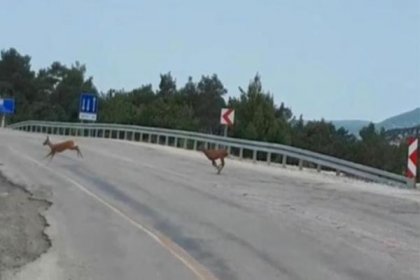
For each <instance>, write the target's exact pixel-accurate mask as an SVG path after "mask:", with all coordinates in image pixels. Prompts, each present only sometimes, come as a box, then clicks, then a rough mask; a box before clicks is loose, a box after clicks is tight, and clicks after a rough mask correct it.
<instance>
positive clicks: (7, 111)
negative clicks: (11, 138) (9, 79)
mask: <svg viewBox="0 0 420 280" xmlns="http://www.w3.org/2000/svg"><path fill="white" fill-rule="evenodd" d="M14 113H15V100H14V99H13V98H4V99H3V98H0V114H1V127H4V126H5V123H6V115H11V114H14Z"/></svg>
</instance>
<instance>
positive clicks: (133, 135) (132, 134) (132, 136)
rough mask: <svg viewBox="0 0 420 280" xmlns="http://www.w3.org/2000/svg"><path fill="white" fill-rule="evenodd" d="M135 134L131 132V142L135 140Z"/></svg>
mask: <svg viewBox="0 0 420 280" xmlns="http://www.w3.org/2000/svg"><path fill="white" fill-rule="evenodd" d="M135 136H136V132H135V131H134V130H132V131H131V141H134V140H136V137H135Z"/></svg>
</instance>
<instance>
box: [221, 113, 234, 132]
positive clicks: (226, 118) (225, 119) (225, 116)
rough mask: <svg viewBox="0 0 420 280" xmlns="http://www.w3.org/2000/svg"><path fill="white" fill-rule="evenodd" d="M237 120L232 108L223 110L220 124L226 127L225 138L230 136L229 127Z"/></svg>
mask: <svg viewBox="0 0 420 280" xmlns="http://www.w3.org/2000/svg"><path fill="white" fill-rule="evenodd" d="M234 120H235V110H233V109H232V108H222V110H221V112H220V124H222V125H224V126H225V137H227V134H228V127H229V126H232V125H233V122H234Z"/></svg>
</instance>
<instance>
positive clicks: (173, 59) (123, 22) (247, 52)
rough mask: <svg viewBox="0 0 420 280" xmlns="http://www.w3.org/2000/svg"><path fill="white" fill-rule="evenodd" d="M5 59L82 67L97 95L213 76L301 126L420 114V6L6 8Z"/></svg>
mask: <svg viewBox="0 0 420 280" xmlns="http://www.w3.org/2000/svg"><path fill="white" fill-rule="evenodd" d="M0 5H1V9H0V49H2V50H4V49H8V48H11V47H14V48H16V49H17V50H18V51H19V52H20V53H21V54H28V55H30V56H31V57H32V67H33V69H34V70H37V69H39V68H45V67H48V66H49V65H50V64H51V63H52V62H54V61H60V62H62V63H65V64H67V65H71V64H73V63H75V61H79V62H81V63H82V64H85V65H86V66H87V72H88V75H89V76H93V77H94V83H95V85H96V86H97V88H98V89H99V90H101V91H104V92H105V91H107V90H108V89H110V88H113V89H126V90H131V89H133V88H136V87H139V86H141V85H143V84H149V83H152V84H153V86H154V88H156V87H157V85H158V83H159V80H160V74H163V73H167V72H169V71H170V72H171V74H172V76H173V77H174V78H175V79H176V81H177V85H178V87H181V86H183V85H184V84H185V83H186V82H187V79H188V77H189V76H192V77H193V79H194V80H195V81H198V80H199V79H200V78H201V76H202V75H212V74H213V73H216V74H217V75H218V77H219V78H220V80H221V81H222V82H223V84H224V85H225V87H226V88H227V89H228V96H238V95H239V90H238V86H241V87H243V88H246V87H247V85H248V83H249V81H250V80H251V79H252V78H253V77H254V76H255V75H256V74H257V73H259V74H260V76H261V79H262V85H263V89H264V90H265V91H267V92H270V93H271V94H273V96H274V100H275V102H276V103H277V104H280V102H284V103H285V104H286V105H287V106H289V107H290V108H291V109H292V111H293V113H294V114H295V115H297V116H298V115H300V114H302V115H303V117H304V118H305V119H320V118H325V119H327V120H338V119H363V120H370V121H381V120H383V119H385V118H387V117H390V116H393V115H395V114H399V113H402V112H405V111H409V110H412V109H414V108H416V107H420V0H352V1H345V0H316V1H314V0H255V1H251V0H230V1H227V0H225V1H222V0H213V1H200V0H184V1H181V0H172V1H169V0H156V1H141V0H120V1H118V0H98V1H93V0H73V1H61V0H54V1H53V0H51V1H46V0H38V1H32V0H31V1H29V0H19V1H10V0H0Z"/></svg>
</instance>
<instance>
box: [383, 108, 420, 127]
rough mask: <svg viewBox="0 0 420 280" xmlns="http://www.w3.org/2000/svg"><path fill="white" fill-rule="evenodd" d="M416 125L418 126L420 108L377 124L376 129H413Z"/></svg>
mask: <svg viewBox="0 0 420 280" xmlns="http://www.w3.org/2000/svg"><path fill="white" fill-rule="evenodd" d="M417 125H420V108H417V109H414V110H413V111H410V112H406V113H403V114H400V115H397V116H395V117H391V118H388V119H386V120H384V121H382V122H380V123H378V127H384V128H385V129H386V130H389V129H395V128H406V127H413V126H417Z"/></svg>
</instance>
